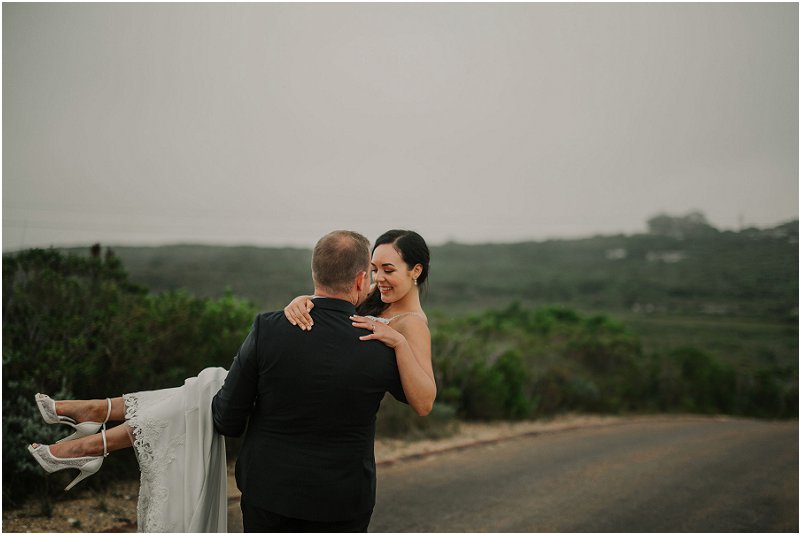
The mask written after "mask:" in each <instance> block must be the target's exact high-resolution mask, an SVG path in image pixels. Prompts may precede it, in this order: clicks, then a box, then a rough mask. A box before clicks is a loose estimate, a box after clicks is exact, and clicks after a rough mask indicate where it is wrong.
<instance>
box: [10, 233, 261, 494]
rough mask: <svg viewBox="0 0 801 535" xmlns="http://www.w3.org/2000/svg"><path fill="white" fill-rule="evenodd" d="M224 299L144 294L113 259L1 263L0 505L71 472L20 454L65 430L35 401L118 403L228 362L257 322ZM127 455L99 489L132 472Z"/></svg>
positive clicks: (114, 460)
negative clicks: (53, 470)
mask: <svg viewBox="0 0 801 535" xmlns="http://www.w3.org/2000/svg"><path fill="white" fill-rule="evenodd" d="M255 313H256V311H255V309H254V307H253V305H252V304H250V303H248V302H245V301H241V300H238V299H235V298H234V297H233V296H231V295H230V293H228V294H226V295H225V296H224V297H223V298H221V299H219V300H211V299H197V298H194V297H192V296H190V295H189V294H187V293H185V292H170V293H165V294H158V295H151V294H148V293H147V292H146V291H145V290H144V289H142V288H139V287H137V286H135V285H132V284H130V283H129V282H128V280H127V275H126V274H125V271H124V270H123V269H122V266H121V264H120V263H119V261H118V260H117V259H116V258H115V257H114V256H113V254H108V253H107V254H106V256H105V258H101V257H100V254H99V248H98V250H96V251H94V254H93V255H92V256H90V257H77V256H64V255H62V254H60V253H58V252H56V251H54V250H40V249H34V250H29V251H24V252H21V253H18V254H16V255H8V256H4V258H3V375H4V379H5V381H4V385H3V502H4V503H8V504H13V503H17V502H19V501H20V500H22V499H23V498H24V497H25V496H27V495H29V494H30V493H32V492H37V493H38V494H39V495H40V496H42V497H43V499H44V500H45V503H44V509H45V510H47V509H48V507H49V505H48V502H47V500H48V497H49V496H50V493H49V490H50V487H51V486H52V487H54V488H55V489H56V490H58V491H60V488H59V487H58V486H57V483H56V482H59V484H60V482H61V481H64V482H66V481H69V474H65V473H63V472H62V473H58V474H54V475H53V476H50V477H51V478H52V480H53V485H49V482H50V481H51V479H50V478H48V477H45V476H44V475H43V473H42V470H41V469H40V468H39V466H38V465H36V463H35V461H33V460H32V459H31V458H30V455H29V454H28V453H27V451H26V446H27V444H28V443H30V442H33V441H36V442H40V443H52V442H54V441H55V440H56V439H57V438H60V437H63V436H65V434H67V433H68V430H67V429H66V428H64V427H63V426H48V425H46V424H44V423H43V422H42V419H41V415H40V414H39V411H38V409H37V408H36V405H35V403H34V401H33V396H34V394H35V393H36V392H43V393H47V394H50V395H51V396H54V397H56V398H61V399H64V398H73V399H92V398H104V397H107V396H112V397H116V396H119V395H121V394H123V393H127V392H134V391H138V390H144V389H148V390H149V389H154V388H162V387H171V386H179V385H181V384H182V383H183V381H184V379H185V378H187V377H190V376H193V375H196V374H197V373H198V372H199V371H200V370H201V369H202V368H204V367H207V366H224V367H227V366H228V365H230V362H231V359H232V358H233V356H234V354H235V353H236V350H237V349H238V346H239V344H240V343H241V341H242V340H243V339H244V337H245V336H246V335H247V331H248V329H249V327H250V325H251V323H252V320H253V317H254V316H255ZM136 471H137V469H136V462H135V458H134V456H133V455H132V454H131V455H124V454H119V455H114V456H112V457H109V458H108V459H107V460H106V461H105V462H104V466H103V474H104V477H103V478H91V479H90V480H88V481H87V483H86V485H87V486H89V487H98V486H102V485H103V484H104V483H105V482H108V481H110V480H113V479H114V478H115V477H117V476H130V475H132V474H134V473H136Z"/></svg>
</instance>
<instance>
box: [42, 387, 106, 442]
mask: <svg viewBox="0 0 801 535" xmlns="http://www.w3.org/2000/svg"><path fill="white" fill-rule="evenodd" d="M35 399H36V404H37V406H38V407H39V412H41V413H42V418H43V419H44V421H45V423H48V424H59V423H60V424H64V425H68V426H70V427H72V428H73V429H75V432H74V433H73V434H71V435H70V436H68V437H65V438H62V439H61V440H59V442H64V441H65V440H74V439H78V438H81V437H85V436H88V435H92V434H94V433H97V432H98V431H99V430H100V428H101V427H102V428H104V429H105V427H106V422H108V420H109V419H110V418H111V415H112V414H111V413H112V402H111V398H106V399H105V400H103V401H102V403H105V405H106V410H105V413H104V416H102V417H100V418H96V415H97V414H98V408H99V403H97V402H98V401H100V400H91V401H84V400H66V401H55V400H53V399H52V398H51V397H50V396H47V395H45V394H36V396H35ZM86 418H92V419H91V420H89V419H86ZM95 418H96V419H95Z"/></svg>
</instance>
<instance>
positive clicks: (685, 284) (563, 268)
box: [70, 221, 798, 362]
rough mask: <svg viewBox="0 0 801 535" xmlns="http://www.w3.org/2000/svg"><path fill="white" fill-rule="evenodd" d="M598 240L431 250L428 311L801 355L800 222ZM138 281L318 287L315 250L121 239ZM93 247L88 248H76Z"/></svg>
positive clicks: (736, 352) (737, 355)
mask: <svg viewBox="0 0 801 535" xmlns="http://www.w3.org/2000/svg"><path fill="white" fill-rule="evenodd" d="M654 230H655V231H652V232H651V233H646V234H638V235H632V236H623V235H618V236H596V237H592V238H586V239H577V240H551V241H543V242H526V243H513V244H483V245H464V244H457V243H449V244H445V245H442V246H437V247H432V264H431V276H430V279H429V280H430V287H429V289H428V292H427V294H426V296H425V298H424V305H425V306H426V308H427V309H428V310H431V311H435V310H438V311H440V312H441V313H443V314H444V315H446V316H458V315H462V314H464V313H466V312H478V311H481V310H485V309H487V308H503V307H505V306H507V305H508V304H509V303H512V302H515V301H519V302H520V303H522V304H523V305H526V306H533V307H537V306H543V305H560V306H567V307H571V308H574V309H577V310H581V311H585V312H591V313H595V312H603V313H607V314H611V315H613V316H614V317H617V318H619V319H621V320H623V321H625V323H626V324H627V325H629V326H630V327H631V328H632V329H633V330H634V331H635V332H637V333H638V334H639V335H641V336H642V339H643V343H644V344H645V346H646V348H647V349H648V350H652V351H669V350H671V349H674V348H676V347H681V346H685V345H692V346H695V347H700V348H702V349H704V350H708V351H712V352H714V353H715V354H717V355H719V356H722V357H724V358H726V359H727V360H731V361H733V362H745V361H749V360H751V359H779V360H781V361H785V362H786V361H789V360H792V361H795V360H796V357H797V351H798V328H797V321H798V320H797V318H798V222H797V221H793V222H790V223H787V224H784V225H781V226H779V227H776V228H772V229H747V230H744V231H742V232H718V231H716V230H714V229H712V228H711V227H708V226H703V227H702V228H701V230H703V232H695V233H693V232H683V233H682V232H671V231H669V230H668V231H660V229H654ZM113 250H114V252H115V253H116V255H117V256H118V257H119V258H120V259H121V260H122V262H123V264H124V266H125V269H126V270H127V271H128V273H129V274H130V279H131V281H133V282H135V283H138V284H141V285H143V286H145V287H146V288H148V289H150V290H152V291H156V292H158V291H164V290H173V289H179V288H183V289H186V290H188V291H189V292H191V293H192V294H194V295H196V296H198V297H214V298H218V297H221V296H223V295H224V294H225V291H226V289H230V291H231V292H232V293H233V294H234V295H236V296H240V297H244V298H247V299H249V300H251V301H253V303H255V305H256V307H257V308H259V309H262V310H268V309H278V308H282V307H283V306H284V305H285V304H286V303H287V302H289V300H290V299H291V298H292V297H294V296H296V295H299V294H303V293H309V292H311V290H312V286H311V273H310V267H309V266H310V262H311V251H310V250H307V249H293V248H259V247H214V246H202V245H175V246H164V247H114V248H113ZM70 252H78V253H81V254H87V253H88V249H84V250H73V251H70Z"/></svg>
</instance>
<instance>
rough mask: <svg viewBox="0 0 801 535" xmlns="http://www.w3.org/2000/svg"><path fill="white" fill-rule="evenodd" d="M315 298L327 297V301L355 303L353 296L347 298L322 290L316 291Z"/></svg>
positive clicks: (317, 289) (316, 289) (343, 295)
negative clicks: (335, 300)
mask: <svg viewBox="0 0 801 535" xmlns="http://www.w3.org/2000/svg"><path fill="white" fill-rule="evenodd" d="M314 297H325V298H327V299H341V300H343V301H347V302H348V303H353V296H347V295H345V294H341V293H333V292H329V291H327V290H324V289H322V288H315V289H314Z"/></svg>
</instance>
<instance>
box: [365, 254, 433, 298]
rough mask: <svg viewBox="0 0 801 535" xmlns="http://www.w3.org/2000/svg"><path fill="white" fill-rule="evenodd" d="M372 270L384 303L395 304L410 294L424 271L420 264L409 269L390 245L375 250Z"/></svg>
mask: <svg viewBox="0 0 801 535" xmlns="http://www.w3.org/2000/svg"><path fill="white" fill-rule="evenodd" d="M370 268H371V270H372V273H373V282H375V285H376V288H377V289H378V291H379V292H381V300H382V301H383V302H384V303H394V302H395V301H398V300H400V299H402V298H403V297H404V296H405V295H406V294H407V293H409V290H411V289H412V288H413V287H414V279H416V278H417V277H419V276H420V271H421V270H422V267H420V265H419V264H418V265H417V266H415V267H414V269H409V266H407V265H406V262H405V261H404V260H403V258H401V255H400V253H399V252H398V251H396V250H395V247H393V246H392V244H389V243H385V244H382V245H379V246H378V247H376V248H375V251H373V259H372V262H371V266H370Z"/></svg>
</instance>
